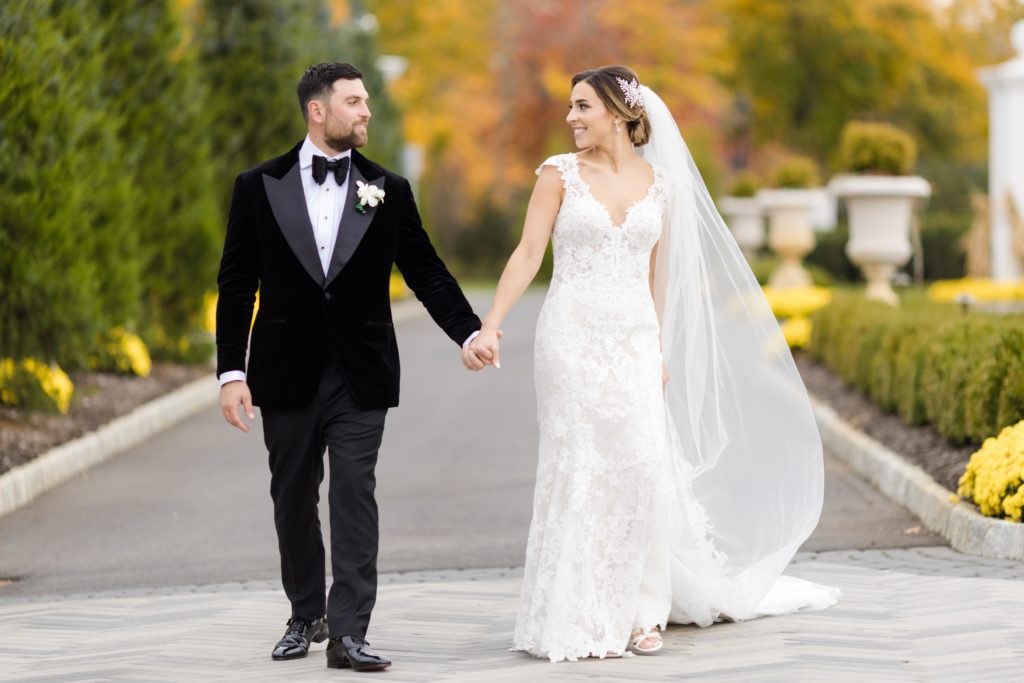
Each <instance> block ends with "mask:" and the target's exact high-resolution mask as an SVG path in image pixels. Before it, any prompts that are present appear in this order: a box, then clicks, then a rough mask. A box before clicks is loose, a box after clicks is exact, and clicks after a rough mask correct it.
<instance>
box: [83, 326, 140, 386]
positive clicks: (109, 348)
mask: <svg viewBox="0 0 1024 683" xmlns="http://www.w3.org/2000/svg"><path fill="white" fill-rule="evenodd" d="M89 366H90V367H91V368H93V369H94V370H102V371H105V372H118V373H122V374H133V375H137V376H139V377H148V376H149V373H150V371H151V370H152V368H153V362H152V359H150V357H149V349H147V348H146V345H145V344H144V343H143V342H142V339H140V338H139V336H138V335H137V334H134V333H132V332H129V331H128V330H126V329H125V328H123V327H115V328H114V329H112V330H111V331H110V332H108V333H106V334H105V335H103V336H102V338H101V339H100V341H99V343H98V344H96V348H95V349H94V351H93V354H92V356H91V357H90V358H89Z"/></svg>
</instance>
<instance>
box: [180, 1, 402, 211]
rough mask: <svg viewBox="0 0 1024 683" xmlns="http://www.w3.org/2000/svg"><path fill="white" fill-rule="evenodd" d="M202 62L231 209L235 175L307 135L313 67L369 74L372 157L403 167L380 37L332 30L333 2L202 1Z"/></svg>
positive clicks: (221, 184)
mask: <svg viewBox="0 0 1024 683" xmlns="http://www.w3.org/2000/svg"><path fill="white" fill-rule="evenodd" d="M200 2H201V10H200V17H201V19H200V21H199V24H198V33H197V36H198V46H199V61H200V63H201V64H202V65H203V76H204V79H205V81H206V85H207V87H208V89H209V92H210V99H209V103H208V105H207V108H208V111H209V117H210V119H209V120H210V124H209V129H208V130H207V131H206V135H207V136H208V137H209V138H210V139H211V140H212V141H213V145H214V148H215V149H216V151H217V155H216V157H215V163H216V168H217V177H218V191H217V196H218V198H219V200H220V202H221V206H223V208H224V211H225V212H226V210H227V203H228V201H229V199H230V190H231V187H232V185H233V182H234V178H235V176H237V175H238V174H239V173H240V172H242V171H244V170H246V169H248V168H252V167H253V166H255V165H256V164H258V163H260V162H261V161H264V160H266V159H269V158H271V157H275V156H278V155H280V154H283V153H284V152H286V151H287V150H288V149H289V148H290V147H291V146H292V145H294V144H295V143H296V142H298V141H299V140H301V139H302V138H303V136H304V135H305V134H306V124H305V121H304V119H303V117H302V110H301V108H300V107H299V100H298V96H297V94H296V87H297V85H298V82H299V78H300V77H301V76H302V73H303V72H304V71H305V70H306V68H307V67H309V66H310V65H312V64H319V63H321V62H333V61H343V62H350V63H352V64H354V65H355V66H356V67H358V68H359V70H360V71H362V72H363V74H364V76H365V78H364V79H363V82H364V84H365V85H366V89H367V92H368V93H369V94H370V102H371V111H372V112H373V121H372V123H371V128H370V140H371V143H370V145H368V146H367V148H366V149H365V150H363V151H364V152H366V153H367V154H368V155H370V156H371V157H373V158H374V159H375V160H376V161H379V162H381V163H383V164H384V165H386V166H387V165H394V164H395V163H396V162H397V154H398V148H399V139H398V135H399V132H398V131H399V128H400V127H399V126H398V125H397V123H398V122H397V110H396V108H395V107H394V105H393V104H392V103H391V101H390V100H389V99H388V98H387V95H386V93H385V92H384V80H383V77H382V76H381V74H380V72H379V71H378V70H377V69H376V67H375V66H374V58H375V57H376V51H375V48H374V39H373V36H372V34H370V33H368V32H366V31H364V30H361V29H360V28H359V27H358V26H357V25H356V24H350V25H349V26H347V27H344V28H342V29H341V30H335V29H332V28H331V26H330V17H329V14H328V11H327V5H326V3H320V2H311V1H310V0H200Z"/></svg>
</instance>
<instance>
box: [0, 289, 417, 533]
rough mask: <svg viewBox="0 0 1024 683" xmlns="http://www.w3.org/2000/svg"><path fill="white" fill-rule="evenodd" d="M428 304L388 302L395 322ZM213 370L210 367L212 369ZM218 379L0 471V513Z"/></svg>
mask: <svg viewBox="0 0 1024 683" xmlns="http://www.w3.org/2000/svg"><path fill="white" fill-rule="evenodd" d="M425 313H426V309H424V308H423V306H422V305H421V304H420V302H419V301H417V300H416V299H414V298H412V297H409V298H408V299H403V300H401V301H396V302H395V303H394V304H393V305H392V317H393V319H394V323H395V324H396V325H399V324H401V323H403V322H405V321H407V320H412V319H414V318H417V317H420V316H421V315H423V314H425ZM210 372H211V375H212V373H213V370H212V369H211V371H210ZM217 391H218V388H217V382H216V381H215V380H213V379H212V377H203V378H200V379H197V380H194V381H192V382H191V383H189V384H186V385H184V386H182V387H179V388H177V389H175V390H174V391H171V392H170V393H168V394H165V395H163V396H161V397H159V398H155V399H153V400H152V401H149V402H148V403H143V404H142V405H141V406H139V407H138V408H136V409H135V410H133V411H132V412H130V413H128V414H126V415H122V416H121V417H118V418H115V419H113V420H111V421H110V422H108V423H107V424H105V425H103V426H102V427H100V428H99V429H97V430H96V431H94V432H90V433H88V434H85V435H83V436H81V437H79V438H77V439H74V440H72V441H68V442H66V443H63V444H61V445H59V446H56V447H54V448H52V449H50V450H49V451H47V452H45V453H43V454H41V455H38V456H36V457H35V458H33V459H32V460H30V461H29V462H27V463H25V464H24V465H19V466H18V467H15V468H13V469H11V470H9V471H8V472H5V473H4V474H2V475H0V517H2V516H3V515H6V514H7V513H8V512H13V511H14V510H17V509H18V508H20V507H21V506H23V505H26V504H28V503H30V502H32V500H33V499H35V498H36V496H38V495H40V494H42V493H45V492H46V491H49V490H50V489H52V488H53V487H55V486H58V485H60V484H63V483H64V482H65V481H67V480H68V479H70V478H71V477H73V476H75V475H76V474H81V473H82V472H84V471H85V470H87V469H89V468H90V467H92V466H94V465H98V464H99V463H101V462H103V461H104V460H107V459H109V458H111V457H113V456H114V455H117V454H118V453H120V452H121V451H124V450H127V449H129V448H131V447H132V446H135V445H137V444H139V443H142V442H143V441H145V440H146V439H148V438H150V437H152V436H154V435H156V434H158V433H160V432H162V431H163V430H165V429H168V428H169V427H173V426H174V425H175V424H177V423H178V422H181V421H182V420H184V419H185V418H188V417H191V416H192V415H194V414H196V413H197V412H199V411H200V410H202V409H203V408H206V407H209V406H211V405H213V404H215V403H216V402H217V400H218V393H217Z"/></svg>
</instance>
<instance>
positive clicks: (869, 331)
mask: <svg viewBox="0 0 1024 683" xmlns="http://www.w3.org/2000/svg"><path fill="white" fill-rule="evenodd" d="M813 323H814V327H813V329H812V331H811V341H810V344H809V347H808V349H809V352H810V354H811V355H812V356H813V357H815V358H816V359H818V360H819V361H821V362H822V363H823V364H825V365H826V366H828V367H829V368H831V369H832V370H833V371H835V372H836V374H838V375H839V376H840V377H842V378H843V380H844V381H846V382H847V383H848V384H850V385H852V386H855V387H857V388H859V389H861V390H862V391H864V392H865V393H866V394H867V395H868V397H869V398H871V400H872V401H874V402H875V403H876V404H877V405H878V406H879V407H880V408H881V409H882V410H885V411H889V412H897V413H899V415H900V416H901V417H902V418H903V420H904V421H905V422H907V423H908V424H911V425H919V424H925V423H931V424H933V425H934V426H935V427H936V429H938V431H939V432H940V433H941V434H942V435H943V436H944V437H945V438H946V439H948V440H949V441H950V442H952V443H957V444H959V443H981V442H982V441H983V440H984V439H986V438H988V437H990V436H993V435H995V434H997V433H999V431H1000V430H1001V429H1002V428H1003V427H1005V426H1007V425H1011V424H1015V423H1017V422H1018V421H1020V420H1021V419H1024V320H1022V319H1021V318H1020V317H1019V316H999V315H991V314H984V313H977V312H973V313H971V314H970V315H968V316H964V315H963V314H962V313H961V312H960V310H959V308H958V307H957V306H954V305H951V304H938V303H935V302H933V301H927V300H918V301H913V302H904V304H903V305H902V306H901V307H900V308H892V307H889V306H886V305H884V304H879V303H873V302H870V301H866V300H864V299H863V297H860V296H857V295H853V294H845V293H844V294H837V295H836V296H835V298H834V300H833V302H832V303H831V304H830V305H829V306H827V307H825V308H823V309H821V310H820V311H818V312H817V313H816V314H815V315H814V317H813Z"/></svg>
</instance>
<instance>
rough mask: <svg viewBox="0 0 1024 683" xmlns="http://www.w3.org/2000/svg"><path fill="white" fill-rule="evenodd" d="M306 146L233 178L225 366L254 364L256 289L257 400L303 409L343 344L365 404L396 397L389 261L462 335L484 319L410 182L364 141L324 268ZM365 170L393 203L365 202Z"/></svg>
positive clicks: (223, 287) (442, 322)
mask: <svg viewBox="0 0 1024 683" xmlns="http://www.w3.org/2000/svg"><path fill="white" fill-rule="evenodd" d="M300 147H301V143H300V144H298V145H296V146H295V147H294V148H293V149H292V150H291V151H290V152H288V153H287V154H285V155H284V156H280V157H277V158H276V159H271V160H270V161H267V162H265V163H263V164H261V165H259V166H257V167H256V168H253V169H251V170H249V171H246V172H244V173H242V174H241V175H239V176H238V178H237V179H236V181H235V189H234V194H233V196H232V198H231V210H230V213H229V216H228V226H227V234H226V236H225V239H224V254H223V256H222V257H221V263H220V272H219V274H218V276H217V284H218V286H219V290H220V297H219V299H218V302H217V374H218V375H220V374H222V373H224V372H227V371H229V370H242V369H243V368H244V367H245V352H246V345H247V343H248V342H249V339H250V335H249V324H250V321H251V320H252V310H253V303H254V300H255V294H256V290H257V289H258V290H259V292H260V306H259V311H258V312H257V314H256V321H255V323H254V324H253V326H252V337H251V341H252V349H251V351H250V354H249V367H248V371H247V381H248V384H249V388H250V390H251V391H252V396H253V403H254V404H256V405H258V406H262V407H264V408H270V409H292V408H301V407H304V406H305V405H307V404H308V403H309V402H310V401H311V400H312V399H313V396H314V392H315V391H316V388H317V384H318V381H319V379H320V374H321V372H322V370H323V367H324V364H325V362H326V360H327V358H328V356H329V354H334V355H335V356H336V358H337V359H338V360H339V361H340V363H341V365H342V367H343V369H344V372H345V378H346V380H347V382H348V386H349V389H350V391H351V392H352V395H353V397H354V398H355V400H356V402H357V403H358V404H359V405H360V406H362V407H364V408H387V407H391V406H396V405H398V383H399V362H398V348H397V345H396V342H395V330H394V325H393V324H392V321H391V301H390V297H389V291H388V289H389V287H388V285H389V282H390V277H391V268H392V264H397V265H398V268H399V270H401V272H402V275H403V277H404V278H405V281H406V283H408V285H409V287H410V288H411V289H412V291H413V292H414V293H415V294H416V297H417V298H418V299H419V300H420V301H422V302H423V305H424V306H425V307H426V308H427V311H428V312H429V313H430V315H431V317H433V319H434V320H435V321H436V322H437V324H438V325H439V326H440V327H441V328H442V329H443V330H444V331H445V333H447V335H448V336H449V337H451V338H452V340H453V341H455V342H456V343H457V344H462V342H463V341H465V339H466V338H467V337H468V336H469V335H470V334H472V333H473V332H474V331H476V330H478V329H480V319H479V318H478V317H477V316H476V315H474V313H473V310H472V309H471V308H470V305H469V302H467V301H466V297H465V296H464V295H463V293H462V290H461V289H459V286H458V283H456V282H455V279H454V278H453V277H452V276H451V274H450V273H449V272H448V269H447V268H445V265H444V263H443V262H442V261H441V259H440V258H439V257H438V255H437V252H435V251H434V248H433V246H432V245H431V244H430V240H429V238H428V237H427V234H426V232H424V230H423V226H422V224H421V223H420V217H419V213H418V211H417V210H416V204H415V202H414V200H413V196H412V191H411V189H410V187H409V183H408V181H407V180H405V178H402V177H401V176H399V175H396V174H395V173H392V172H391V171H388V170H387V169H385V168H383V167H382V166H380V165H378V164H375V163H374V162H372V161H370V160H369V159H367V158H366V157H364V156H363V155H361V154H359V153H358V152H357V151H355V150H353V152H352V167H351V171H350V176H349V187H348V197H347V199H346V202H345V204H344V208H343V211H342V219H341V230H340V231H339V233H338V239H337V241H336V244H335V248H334V254H333V255H332V260H331V264H330V268H329V270H328V273H327V276H326V277H325V276H324V274H323V268H322V267H321V265H320V259H319V257H318V256H317V251H316V243H315V241H314V237H313V228H312V226H311V225H310V222H309V213H308V211H307V208H306V200H305V196H304V194H303V191H302V180H301V177H300V175H299V148H300ZM357 180H361V181H363V182H368V183H371V184H375V185H377V186H378V187H380V188H381V189H382V190H384V192H385V193H386V196H385V199H384V201H383V202H382V203H380V204H378V205H377V206H376V207H373V208H370V207H367V210H366V212H365V213H359V212H357V211H356V210H355V206H356V204H357V203H358V201H359V200H358V198H357V197H356V181H357Z"/></svg>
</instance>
